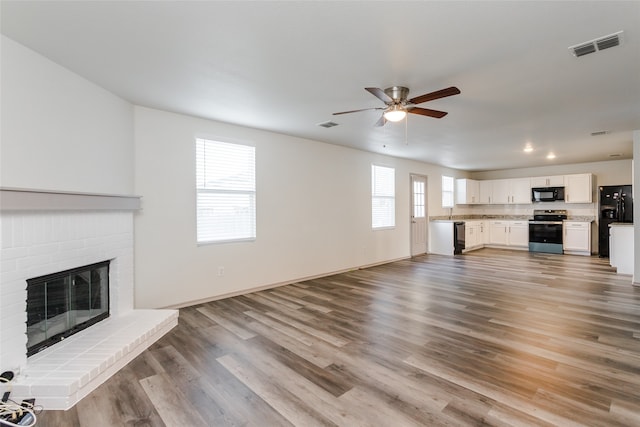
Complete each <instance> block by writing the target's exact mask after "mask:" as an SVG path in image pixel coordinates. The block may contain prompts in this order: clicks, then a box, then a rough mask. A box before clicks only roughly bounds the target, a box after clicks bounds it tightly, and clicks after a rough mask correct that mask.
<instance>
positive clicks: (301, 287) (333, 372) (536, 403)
mask: <svg viewBox="0 0 640 427" xmlns="http://www.w3.org/2000/svg"><path fill="white" fill-rule="evenodd" d="M164 425H166V426H171V427H173V426H190V427H194V426H244V425H248V426H291V425H294V426H305V427H306V426H316V425H321V426H333V425H339V426H552V425H553V426H563V427H565V426H607V427H612V426H638V425H640V288H634V287H633V286H632V285H631V278H630V277H629V276H618V275H616V274H614V272H613V270H612V269H611V268H610V267H609V266H608V265H607V262H606V260H600V259H598V258H596V257H580V256H569V255H564V256H563V255H549V254H531V253H529V252H519V251H506V250H494V249H483V250H479V251H475V252H472V253H469V254H466V255H463V256H456V257H445V256H437V255H426V256H421V257H416V258H413V259H410V260H405V261H400V262H394V263H391V264H386V265H382V266H378V267H373V268H368V269H364V270H357V271H352V272H349V273H344V274H338V275H334V276H331V277H326V278H322V279H317V280H310V281H307V282H303V283H297V284H293V285H288V286H283V287H279V288H275V289H271V290H266V291H262V292H256V293H253V294H249V295H244V296H239V297H234V298H229V299H225V300H220V301H215V302H210V303H206V304H201V305H197V306H194V307H189V308H185V309H182V310H180V321H179V326H177V327H176V328H175V329H174V330H173V331H172V332H170V333H169V334H167V335H166V336H165V337H163V338H162V339H161V340H160V341H158V342H157V343H156V344H154V345H153V346H152V347H151V348H149V349H148V350H147V351H145V352H144V353H143V354H141V355H140V356H139V357H138V358H137V359H135V360H134V361H132V362H131V363H130V364H129V365H127V366H126V367H125V368H124V369H122V370H121V371H120V372H119V373H118V374H117V375H115V376H114V377H112V378H111V379H110V380H108V381H107V382H106V383H105V384H103V385H102V386H100V387H99V388H98V389H96V390H95V391H94V392H93V393H92V394H90V395H89V396H88V397H86V398H85V399H83V400H82V401H81V402H80V403H78V404H77V405H76V406H75V407H74V408H72V409H71V410H69V411H45V412H43V413H42V414H41V415H40V416H39V418H38V426H91V427H96V426H98V427H100V426H110V427H112V426H164Z"/></svg>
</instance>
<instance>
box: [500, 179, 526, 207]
mask: <svg viewBox="0 0 640 427" xmlns="http://www.w3.org/2000/svg"><path fill="white" fill-rule="evenodd" d="M491 203H492V204H503V205H515V204H518V205H524V204H531V179H530V178H514V179H496V180H494V181H493V201H492V202H491Z"/></svg>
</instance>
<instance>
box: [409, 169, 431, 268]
mask: <svg viewBox="0 0 640 427" xmlns="http://www.w3.org/2000/svg"><path fill="white" fill-rule="evenodd" d="M427 230H428V227H427V177H426V176H422V175H411V256H416V255H422V254H425V253H427V241H428V240H427Z"/></svg>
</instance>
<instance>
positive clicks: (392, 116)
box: [383, 105, 407, 122]
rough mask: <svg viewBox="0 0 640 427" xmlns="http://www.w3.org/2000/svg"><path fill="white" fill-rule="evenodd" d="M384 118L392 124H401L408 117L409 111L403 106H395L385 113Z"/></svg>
mask: <svg viewBox="0 0 640 427" xmlns="http://www.w3.org/2000/svg"><path fill="white" fill-rule="evenodd" d="M383 116H384V118H385V119H387V120H388V121H390V122H399V121H400V120H402V119H404V118H405V117H407V110H406V109H405V108H404V107H403V106H401V105H393V106H391V107H389V109H388V110H387V111H385V112H384V114H383Z"/></svg>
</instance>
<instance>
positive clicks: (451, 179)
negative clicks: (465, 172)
mask: <svg viewBox="0 0 640 427" xmlns="http://www.w3.org/2000/svg"><path fill="white" fill-rule="evenodd" d="M445 179H446V180H450V181H451V186H450V187H451V190H448V189H447V190H445ZM440 182H441V193H442V207H443V208H453V207H454V206H455V197H456V191H455V190H456V188H455V178H454V177H452V176H448V175H442V178H441V180H440ZM447 187H449V186H447ZM445 194H447V195H450V196H451V197H450V200H451V204H445Z"/></svg>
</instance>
